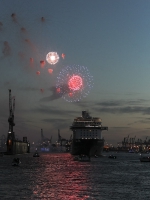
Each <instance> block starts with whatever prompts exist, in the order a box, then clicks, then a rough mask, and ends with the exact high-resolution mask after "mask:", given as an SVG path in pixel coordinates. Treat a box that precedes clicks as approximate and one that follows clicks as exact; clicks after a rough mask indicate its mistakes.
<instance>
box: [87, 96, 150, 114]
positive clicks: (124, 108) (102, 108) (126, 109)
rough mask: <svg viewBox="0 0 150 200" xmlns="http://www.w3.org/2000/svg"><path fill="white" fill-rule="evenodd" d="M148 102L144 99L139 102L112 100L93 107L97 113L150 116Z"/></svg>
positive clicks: (98, 103) (94, 103)
mask: <svg viewBox="0 0 150 200" xmlns="http://www.w3.org/2000/svg"><path fill="white" fill-rule="evenodd" d="M147 103H149V102H148V101H146V100H144V99H138V100H116V101H114V100H110V101H102V102H93V103H92V104H91V107H92V109H93V110H94V111H96V112H101V113H110V114H136V113H141V114H143V115H146V114H150V107H149V106H148V104H147Z"/></svg>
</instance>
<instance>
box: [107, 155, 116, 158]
mask: <svg viewBox="0 0 150 200" xmlns="http://www.w3.org/2000/svg"><path fill="white" fill-rule="evenodd" d="M108 158H113V159H116V158H117V157H116V156H114V155H109V157H108Z"/></svg>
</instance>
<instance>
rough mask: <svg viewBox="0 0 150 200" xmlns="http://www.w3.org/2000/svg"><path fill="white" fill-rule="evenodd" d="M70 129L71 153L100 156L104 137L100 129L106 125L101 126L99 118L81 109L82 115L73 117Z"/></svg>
mask: <svg viewBox="0 0 150 200" xmlns="http://www.w3.org/2000/svg"><path fill="white" fill-rule="evenodd" d="M70 129H71V130H72V131H73V137H72V145H71V154H72V155H81V154H85V155H88V156H100V155H101V154H102V150H103V146H104V139H103V138H102V131H103V130H108V127H106V126H102V121H101V119H100V118H97V117H91V116H90V114H89V112H88V111H82V116H81V117H77V118H75V119H74V121H73V123H72V126H70Z"/></svg>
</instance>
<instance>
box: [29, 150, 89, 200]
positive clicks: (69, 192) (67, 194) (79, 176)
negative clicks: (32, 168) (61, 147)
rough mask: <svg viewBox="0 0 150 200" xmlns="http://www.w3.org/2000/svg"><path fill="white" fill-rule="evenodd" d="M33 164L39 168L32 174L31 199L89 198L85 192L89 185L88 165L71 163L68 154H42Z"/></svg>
mask: <svg viewBox="0 0 150 200" xmlns="http://www.w3.org/2000/svg"><path fill="white" fill-rule="evenodd" d="M35 159H37V158H35ZM35 164H37V165H39V168H38V170H37V171H36V173H34V174H33V177H34V185H33V195H32V198H41V199H44V198H46V199H63V200H65V199H67V200H68V199H74V200H75V199H83V200H84V199H87V198H89V196H88V195H87V191H88V188H90V185H89V182H88V178H87V177H88V169H89V168H90V163H80V162H76V161H73V158H72V156H71V155H70V154H42V155H41V157H40V158H38V159H37V160H36V161H35ZM33 177H31V179H33Z"/></svg>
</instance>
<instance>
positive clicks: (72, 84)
mask: <svg viewBox="0 0 150 200" xmlns="http://www.w3.org/2000/svg"><path fill="white" fill-rule="evenodd" d="M68 86H69V89H70V90H73V91H75V90H80V89H81V88H82V86H83V81H82V78H81V76H79V75H73V76H72V77H71V78H70V79H69V80H68Z"/></svg>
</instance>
